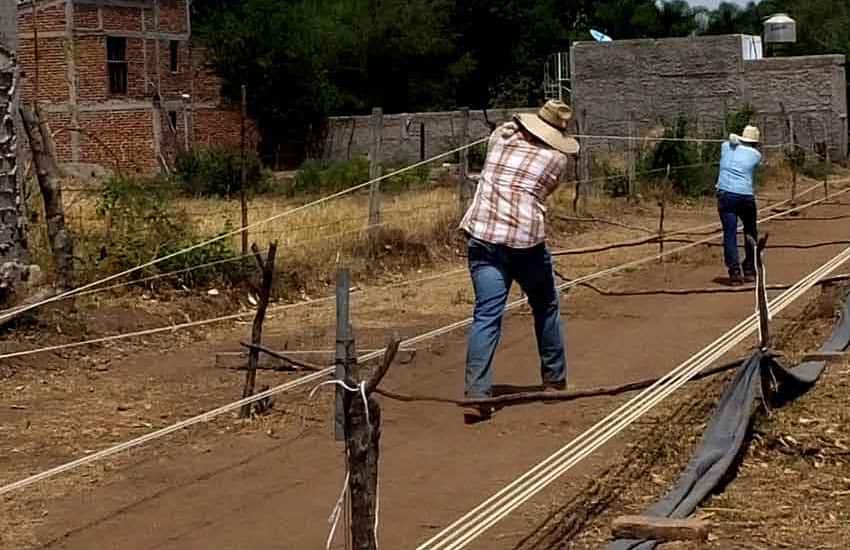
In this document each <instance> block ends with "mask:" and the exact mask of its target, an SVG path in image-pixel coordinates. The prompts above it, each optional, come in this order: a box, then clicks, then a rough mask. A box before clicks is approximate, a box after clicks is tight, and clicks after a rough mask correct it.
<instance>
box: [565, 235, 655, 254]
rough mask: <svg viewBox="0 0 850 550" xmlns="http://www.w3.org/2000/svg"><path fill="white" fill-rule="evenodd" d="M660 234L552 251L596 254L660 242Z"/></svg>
mask: <svg viewBox="0 0 850 550" xmlns="http://www.w3.org/2000/svg"><path fill="white" fill-rule="evenodd" d="M658 239H659V237H658V235H653V236H652V237H644V238H642V239H632V240H630V241H621V242H618V243H611V244H601V245H594V246H586V247H582V248H570V249H567V250H556V251H554V252H552V256H578V255H581V254H594V253H597V252H606V251H608V250H616V249H618V248H632V247H635V246H644V245H648V244H654V243H656V242H658Z"/></svg>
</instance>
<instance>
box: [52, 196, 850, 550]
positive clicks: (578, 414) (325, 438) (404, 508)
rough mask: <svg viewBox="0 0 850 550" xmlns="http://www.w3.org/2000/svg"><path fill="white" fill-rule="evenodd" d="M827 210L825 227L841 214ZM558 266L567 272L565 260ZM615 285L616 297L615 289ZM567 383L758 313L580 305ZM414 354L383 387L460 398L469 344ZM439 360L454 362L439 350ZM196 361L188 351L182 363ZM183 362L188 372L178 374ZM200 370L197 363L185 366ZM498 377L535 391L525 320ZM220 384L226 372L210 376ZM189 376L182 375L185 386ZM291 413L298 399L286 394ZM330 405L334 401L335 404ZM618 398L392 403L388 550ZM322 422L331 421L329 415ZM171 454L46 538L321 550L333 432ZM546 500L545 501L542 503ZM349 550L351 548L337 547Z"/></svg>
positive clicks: (652, 359) (676, 351) (676, 281)
mask: <svg viewBox="0 0 850 550" xmlns="http://www.w3.org/2000/svg"><path fill="white" fill-rule="evenodd" d="M845 210H846V207H841V206H824V207H819V208H817V209H815V210H813V211H812V213H813V214H814V213H816V214H818V215H829V214H838V213H841V212H843V211H845ZM771 233H772V239H773V240H774V241H775V242H799V243H808V242H817V241H822V240H831V239H846V238H850V229H848V227H847V225H846V224H844V223H843V222H840V221H839V222H814V221H813V222H785V223H781V224H775V225H773V226H772V227H771ZM839 249H840V247H831V248H821V249H813V250H807V251H788V250H781V251H774V252H771V253H770V256H769V262H770V264H769V275H770V278H771V280H772V281H775V282H780V281H782V282H785V281H794V280H796V279H797V278H799V277H800V276H801V275H803V274H804V273H807V272H809V271H811V270H812V269H813V268H814V267H816V266H817V265H819V264H820V263H822V262H823V261H824V260H826V259H828V258H830V257H831V256H833V255H834V254H835V253H836V252H837V251H838V250H839ZM562 265H563V266H569V263H568V262H564V263H563V264H562ZM720 265H721V262H720V260H719V256H718V250H717V249H712V250H711V251H705V250H702V251H699V252H694V253H690V254H688V256H687V257H686V258H684V259H682V260H680V261H679V262H677V263H675V264H669V265H664V266H653V267H652V268H649V269H646V270H641V271H637V272H632V273H630V274H628V276H626V277H621V278H620V280H621V281H622V282H621V283H620V284H622V285H623V286H628V287H629V288H647V287H661V286H670V287H690V286H705V285H706V284H707V283H708V282H709V281H711V279H712V278H713V277H715V276H717V275H719V274H721V272H722V270H721V269H720ZM608 285H609V286H613V285H614V283H611V282H608ZM564 311H565V313H566V316H567V335H568V346H569V359H570V367H569V369H570V372H569V376H570V384H571V385H574V386H576V387H590V386H598V385H608V384H612V383H617V382H621V381H627V380H632V379H636V378H643V377H647V376H653V375H660V374H662V373H664V372H667V371H669V370H670V369H671V368H672V367H674V366H675V365H676V364H678V362H680V361H682V360H684V359H686V358H687V357H689V356H690V355H692V354H693V353H694V352H695V351H696V350H698V349H699V348H700V347H701V346H703V345H705V344H707V343H709V342H710V341H712V340H713V339H714V338H716V337H717V336H718V335H719V334H721V333H722V332H724V331H725V330H726V329H728V328H729V327H730V326H732V325H733V324H734V323H735V322H737V321H738V320H740V319H741V318H743V317H745V316H747V315H748V314H749V313H751V311H752V296H750V295H749V294H735V295H716V296H695V297H635V298H628V299H613V298H602V297H598V296H593V295H590V294H588V293H586V292H576V293H573V294H571V295H570V296H569V297H567V298H566V300H565V306H564ZM441 342H442V344H443V345H442V346H440V348H436V349H435V350H433V351H428V352H425V353H420V354H419V356H418V357H417V360H416V361H415V363H414V364H412V365H409V366H399V367H397V368H395V369H394V370H393V371H392V372H391V373H390V375H389V377H388V379H387V381H386V384H387V387H388V388H392V389H395V390H399V391H417V392H422V393H431V394H439V395H456V394H457V393H458V389H459V387H460V384H461V382H462V373H463V356H464V353H465V350H464V342H463V335H462V334H456V335H452V336H450V337H447V338H445V339H443V340H442V341H441ZM440 350H444V351H440ZM191 353H195V354H197V351H194V352H187V354H190V355H191ZM188 358H189V357H188V356H186V355H184V356H183V357H182V358H179V357H177V358H167V357H163V358H161V359H159V360H158V361H157V364H156V365H155V366H152V368H156V369H166V370H171V372H175V373H181V372H182V373H183V374H184V375H185V374H186V371H185V370H184V369H185V365H186V364H187V363H186V362H185V360H186V359H188ZM181 361H182V362H181ZM190 363H193V364H194V365H195V366H194V367H192V369H201V368H203V367H202V366H201V363H200V362H198V361H194V362H192V361H190ZM495 368H496V373H497V374H496V378H497V382H498V383H501V384H510V385H514V386H524V385H534V384H536V383H538V379H537V368H536V352H535V346H534V339H533V335H532V330H531V322H530V319H529V318H528V317H526V316H522V315H518V316H513V317H512V318H510V320H509V321H508V322H507V323H506V327H505V338H504V341H503V342H502V345H501V348H500V351H499V354H498V357H497V361H496V367H495ZM209 374H210V376H218V373H215V372H213V371H210V372H209ZM178 376H179V375H175V377H178ZM280 399H281V400H285V399H286V400H296V399H302V397H296V396H289V397H287V396H283V397H281V398H280ZM325 399H326V398H325ZM621 400H622V399H598V400H592V401H585V402H576V403H571V404H567V405H548V406H547V405H527V406H522V407H515V408H510V409H505V410H503V411H501V412H500V413H499V414H498V415H497V416H496V417H495V418H494V420H493V421H492V422H490V423H488V424H485V425H481V426H478V427H472V428H470V427H466V426H464V425H463V424H462V422H461V417H460V413H459V411H458V410H457V409H455V408H452V407H443V406H432V405H399V404H396V403H391V402H383V406H384V426H383V433H384V436H383V440H382V463H381V510H382V511H381V539H382V543H383V546H384V547H385V548H411V547H414V546H415V543H417V542H421V541H423V540H425V539H426V538H427V537H428V536H429V535H430V534H433V533H434V532H436V531H435V530H436V529H437V528H439V527H441V526H444V525H446V524H447V523H449V522H451V521H453V520H454V519H456V518H457V517H458V516H459V515H461V514H462V513H464V512H466V511H468V510H469V509H470V508H472V507H473V506H475V505H477V504H478V503H480V502H481V501H482V500H483V499H484V498H486V497H487V496H489V495H490V494H492V493H493V492H494V491H496V490H498V489H499V488H501V487H502V486H503V485H504V484H506V483H507V482H509V481H511V480H512V479H514V478H515V477H516V476H518V475H519V474H521V473H523V472H524V471H525V470H527V469H528V467H530V466H531V465H533V464H535V463H536V462H538V461H539V460H540V459H542V458H544V457H546V456H548V455H549V454H550V453H551V452H553V451H554V450H556V449H557V448H559V447H560V446H562V445H563V444H564V443H566V442H567V441H568V440H570V439H571V438H572V437H574V436H575V435H577V434H578V433H580V431H581V430H582V429H585V428H587V427H588V426H590V425H591V424H592V423H594V422H595V421H596V420H598V419H599V418H600V417H601V416H602V415H604V414H605V413H606V412H607V411H609V410H611V409H612V408H613V407H614V406H615V405H616V403H619V402H621ZM323 414H324V411H323ZM186 443H187V444H186V445H183V446H176V445H172V446H170V447H166V448H165V451H164V452H162V454H159V455H158V456H153V457H149V458H146V459H145V460H142V461H140V462H138V463H136V464H135V466H134V467H133V468H131V469H126V470H122V471H121V476H120V477H119V478H118V479H115V478H109V477H107V478H106V479H107V480H109V481H103V482H99V483H97V484H93V485H92V486H91V487H89V488H87V489H86V490H83V491H75V492H73V493H71V494H70V495H69V496H66V497H64V498H60V499H56V500H54V501H52V502H50V503H49V504H48V505H47V508H46V518H47V519H45V520H44V522H43V525H42V528H41V529H40V531H39V533H38V538H39V540H40V541H41V543H42V544H43V547H46V548H57V549H58V548H61V549H69V550H70V549H80V550H82V549H91V548H99V549H121V550H131V549H149V550H152V549H169V550H171V549H174V550H176V549H180V550H194V549H198V550H200V549H209V548H216V549H232V550H236V549H259V548H268V547H274V548H287V549H289V548H292V549H306V548H320V547H322V545H323V544H324V539H325V537H326V536H327V529H328V526H327V523H326V521H325V520H326V518H327V515H328V513H329V512H330V509H331V507H332V506H333V503H334V502H335V500H336V498H337V496H338V493H339V489H340V485H341V482H342V470H341V465H342V454H341V453H342V450H341V447H339V446H338V445H337V444H335V443H334V442H333V441H332V438H331V436H330V427H329V425H328V424H327V422H325V421H324V419H320V421H318V422H314V423H310V424H306V425H305V428H304V430H303V431H302V432H300V433H292V434H286V435H285V436H282V437H281V438H280V439H277V438H276V437H275V436H272V437H270V436H268V435H264V434H261V433H253V434H247V435H246V434H242V435H225V436H223V437H221V438H220V439H219V440H218V441H217V442H216V444H215V445H206V444H193V442H192V440H191V439H190V438H187V440H186ZM625 443H626V441H624V440H623V439H622V438H620V439H618V440H616V441H615V442H614V443H612V444H610V445H609V446H607V447H606V448H603V449H602V450H600V451H599V452H597V453H596V455H595V456H594V457H592V458H591V459H589V460H587V461H586V462H585V463H583V464H582V465H581V466H580V467H578V468H576V469H575V470H574V471H573V472H571V473H570V474H568V476H567V482H569V480H575V481H578V480H581V479H583V476H587V475H593V474H594V473H595V472H597V471H599V470H600V469H601V468H603V467H604V466H606V465H607V464H609V463H611V462H612V461H616V459H617V457H618V456H619V455H620V454H621V453H622V450H623V448H624V445H625ZM548 498H551V496H546V495H544V496H541V497H539V499H540V500H542V501H546V499H548ZM530 528H531V527H530V526H529V524H528V522H527V520H526V519H524V516H523V515H522V514H517V515H514V516H511V517H509V518H508V519H506V520H505V521H503V522H502V523H501V524H499V525H497V526H496V528H494V529H493V530H491V531H490V532H489V533H487V534H486V535H485V536H484V537H482V539H480V541H479V542H478V543H477V545H473V546H472V547H475V548H511V547H513V545H514V544H515V543H516V542H517V541H518V540H520V539H521V538H522V537H523V536H524V535H526V534H527V533H528V531H529V529H530ZM340 547H341V546H340Z"/></svg>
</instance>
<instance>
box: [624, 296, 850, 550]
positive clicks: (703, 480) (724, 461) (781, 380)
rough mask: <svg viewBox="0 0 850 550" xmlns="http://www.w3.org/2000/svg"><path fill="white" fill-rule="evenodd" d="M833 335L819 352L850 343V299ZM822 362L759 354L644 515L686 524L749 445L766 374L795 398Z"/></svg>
mask: <svg viewBox="0 0 850 550" xmlns="http://www.w3.org/2000/svg"><path fill="white" fill-rule="evenodd" d="M840 313H841V314H840V318H839V321H838V323H837V324H836V326H835V328H834V329H833V331H832V335H831V336H830V337H829V339H828V340H827V341H826V342H825V343H824V344H823V346H821V348H820V351H825V352H837V351H843V350H845V349H847V347H848V344H850V299H848V301H846V302H845V303H844V306H843V308H842V310H841V312H840ZM825 367H826V363H825V362H823V361H809V362H805V363H802V364H801V365H799V366H798V367H796V368H793V369H786V368H784V367H782V366H781V365H780V364H779V363H777V362H776V360H775V359H774V358H773V357H770V356H767V355H764V354H763V353H761V352H756V353H755V354H753V356H752V357H750V358H749V359H748V360H747V361H745V362H744V363H743V365H742V367H741V368H740V369H739V370H738V372H737V374H736V375H735V378H734V379H733V380H732V382H731V383H730V385H729V387H728V388H726V391H725V392H724V393H723V396H722V397H721V398H720V402H719V403H718V405H717V409H716V410H715V411H714V415H713V416H712V418H711V420H710V422H709V424H708V426H707V427H706V430H705V433H704V434H703V437H702V440H701V441H700V443H699V446H698V447H697V449H696V452H695V454H694V456H693V458H692V459H691V461H690V462H689V463H688V465H687V466H686V467H685V470H684V471H683V472H682V475H681V476H680V477H679V480H678V482H677V483H676V485H675V487H674V488H673V490H671V491H670V492H669V493H667V495H666V496H665V497H664V498H662V499H661V500H660V501H658V502H657V503H655V504H654V505H653V506H652V507H650V508H649V510H647V511H646V512H645V515H648V516H656V517H665V518H676V519H683V518H687V517H688V516H690V515H691V514H692V513H693V512H694V510H696V508H697V506H698V505H699V503H700V502H702V501H703V500H704V499H705V498H706V497H707V496H709V495H710V494H711V493H712V491H714V489H715V488H717V487H718V486H720V485H721V483H722V481H723V480H724V478H725V476H726V475H727V474H728V473H729V472H730V470H731V469H732V467H733V465H734V463H735V460H736V458H737V457H738V455H739V454H740V452H741V449H742V448H743V446H744V442H745V439H746V437H747V432H748V429H749V425H750V421H751V419H752V415H753V411H754V409H755V405H756V403H757V401H758V400H759V399H760V398H761V397H762V395H763V393H762V373H765V374H767V375H768V376H770V375H772V376H773V377H774V378H775V379H776V381H777V382H778V392H779V396H778V397H779V398H780V400H788V399H794V398H795V397H797V396H799V395H801V394H802V393H804V392H805V391H806V390H808V389H809V388H810V387H811V386H812V385H813V384H815V383H816V382H817V380H818V378H820V376H821V374H822V373H823V371H824V368H825ZM655 546H656V542H655V541H641V540H616V541H613V542H611V543H610V544H609V545H608V547H607V550H651V549H653V548H655Z"/></svg>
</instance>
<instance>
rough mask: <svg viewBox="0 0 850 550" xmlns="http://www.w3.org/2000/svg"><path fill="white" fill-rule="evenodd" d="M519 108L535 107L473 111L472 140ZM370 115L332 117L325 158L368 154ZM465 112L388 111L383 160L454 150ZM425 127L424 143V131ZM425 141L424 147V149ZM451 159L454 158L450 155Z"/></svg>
mask: <svg viewBox="0 0 850 550" xmlns="http://www.w3.org/2000/svg"><path fill="white" fill-rule="evenodd" d="M517 112H534V109H493V110H490V109H488V110H487V111H486V114H485V112H484V111H481V110H477V111H473V110H471V111H470V112H469V133H468V142H471V141H474V140H477V139H480V138H483V137H486V136H488V135H489V134H490V127H489V125H488V121H489V122H490V123H495V124H501V123H503V122H505V121H507V120H509V119H510V118H511V116H512V115H513V114H514V113H517ZM369 120H370V117H369V116H368V115H367V116H348V117H331V118H330V120H329V121H328V128H327V133H326V137H325V140H324V147H323V155H322V156H323V158H324V159H327V160H335V161H338V160H348V159H351V158H354V157H357V156H363V155H368V153H369V145H370V143H371V140H372V138H371V131H370V128H369ZM462 120H463V114H462V113H461V112H460V111H445V112H435V113H402V114H385V115H384V127H383V136H382V141H381V153H382V162H383V163H385V164H388V165H401V164H410V163H413V162H417V161H419V160H420V157H421V154H422V153H424V158H430V157H432V156H434V155H438V154H440V153H444V152H446V151H450V150H452V149H454V148H456V147H459V146H460V145H462V144H461V140H462V137H461V127H462V126H461V125H462ZM423 129H424V143H423V140H422V137H421V136H422V131H423ZM423 145H424V151H421V149H422V146H423ZM447 160H450V159H447Z"/></svg>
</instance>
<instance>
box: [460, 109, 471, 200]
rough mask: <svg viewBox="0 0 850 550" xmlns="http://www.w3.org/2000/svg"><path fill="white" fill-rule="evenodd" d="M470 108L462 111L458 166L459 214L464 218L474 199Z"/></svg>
mask: <svg viewBox="0 0 850 550" xmlns="http://www.w3.org/2000/svg"><path fill="white" fill-rule="evenodd" d="M468 142H469V107H462V108H461V109H460V146H461V147H463V149H462V150H461V151H460V162H459V165H458V174H457V177H458V213H459V215H460V216H463V215H464V214H465V213H466V209H467V208H469V202H470V200H471V199H472V188H471V186H470V185H469V149H468V148H467V147H466V145H467V143H468Z"/></svg>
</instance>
